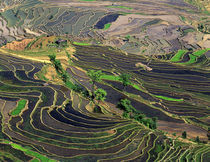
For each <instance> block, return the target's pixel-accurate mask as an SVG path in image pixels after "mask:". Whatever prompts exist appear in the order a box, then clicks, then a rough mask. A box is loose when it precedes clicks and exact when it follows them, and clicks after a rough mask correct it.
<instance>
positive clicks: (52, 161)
mask: <svg viewBox="0 0 210 162" xmlns="http://www.w3.org/2000/svg"><path fill="white" fill-rule="evenodd" d="M3 143H6V144H10V145H11V146H12V147H13V148H14V149H17V150H20V151H23V152H25V153H26V154H27V155H29V156H32V157H36V158H38V159H39V160H40V161H46V162H56V160H52V159H49V158H48V157H46V156H44V155H41V154H39V153H38V152H34V151H31V150H30V148H28V147H23V146H21V145H18V144H16V143H12V142H9V141H4V142H3ZM39 160H38V161H39ZM33 161H34V162H35V161H37V159H34V160H33Z"/></svg>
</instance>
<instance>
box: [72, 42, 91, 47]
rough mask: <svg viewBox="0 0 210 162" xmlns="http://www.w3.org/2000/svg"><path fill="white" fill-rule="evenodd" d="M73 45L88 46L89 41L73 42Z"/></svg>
mask: <svg viewBox="0 0 210 162" xmlns="http://www.w3.org/2000/svg"><path fill="white" fill-rule="evenodd" d="M73 44H74V45H79V46H90V45H91V44H89V43H83V42H73Z"/></svg>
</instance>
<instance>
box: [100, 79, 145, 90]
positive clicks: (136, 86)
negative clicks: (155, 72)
mask: <svg viewBox="0 0 210 162" xmlns="http://www.w3.org/2000/svg"><path fill="white" fill-rule="evenodd" d="M101 79H106V80H111V81H118V82H120V77H119V76H114V75H102V76H101ZM130 85H131V86H132V87H133V88H135V89H137V90H139V91H143V90H142V89H141V88H140V87H139V86H138V85H136V84H133V83H130Z"/></svg>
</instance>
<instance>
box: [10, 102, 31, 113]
mask: <svg viewBox="0 0 210 162" xmlns="http://www.w3.org/2000/svg"><path fill="white" fill-rule="evenodd" d="M26 103H27V100H25V99H22V100H20V101H18V105H17V107H16V108H15V109H14V110H13V111H12V112H11V115H13V116H15V115H19V114H20V112H21V111H22V110H23V109H24V108H25V106H26Z"/></svg>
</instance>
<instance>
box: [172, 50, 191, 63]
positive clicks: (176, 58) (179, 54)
mask: <svg viewBox="0 0 210 162" xmlns="http://www.w3.org/2000/svg"><path fill="white" fill-rule="evenodd" d="M186 52H187V51H186V50H179V51H178V52H177V53H176V54H175V55H174V56H173V57H172V58H171V59H170V61H171V62H178V61H181V59H182V57H183V56H184V54H185V53H186Z"/></svg>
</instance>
